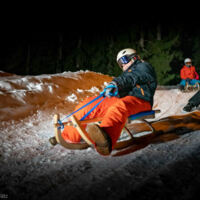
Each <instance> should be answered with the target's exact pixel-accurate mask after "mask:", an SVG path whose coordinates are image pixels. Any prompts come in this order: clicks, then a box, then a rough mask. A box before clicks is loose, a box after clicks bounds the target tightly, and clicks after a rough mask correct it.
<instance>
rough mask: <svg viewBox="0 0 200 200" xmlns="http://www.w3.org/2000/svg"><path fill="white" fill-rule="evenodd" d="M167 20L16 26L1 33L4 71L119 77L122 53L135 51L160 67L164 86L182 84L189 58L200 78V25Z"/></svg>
mask: <svg viewBox="0 0 200 200" xmlns="http://www.w3.org/2000/svg"><path fill="white" fill-rule="evenodd" d="M162 16H163V15H159V14H157V15H152V14H148V15H145V16H143V17H138V18H137V19H134V20H131V19H130V18H129V19H130V21H129V20H127V19H126V18H125V19H124V18H121V19H120V20H118V19H119V18H115V17H114V16H113V17H112V18H109V20H108V19H105V20H104V18H102V19H101V20H95V18H94V19H90V18H87V19H85V18H83V19H81V16H80V19H78V20H73V21H70V22H68V21H66V22H65V23H64V24H63V25H62V26H60V27H62V28H60V29H59V28H55V27H53V26H52V27H53V28H52V29H48V30H45V31H44V29H43V28H37V29H36V28H34V29H27V28H26V27H25V26H23V28H24V29H21V26H20V27H18V25H14V26H13V27H14V28H13V29H12V27H11V29H8V30H7V29H4V31H2V32H1V54H0V70H3V71H5V72H9V73H15V74H18V75H38V74H54V73H61V72H64V71H78V70H91V71H96V72H101V73H104V74H109V75H112V76H117V75H119V74H120V72H121V71H120V68H119V67H118V65H117V63H116V55H117V53H118V51H119V50H121V49H123V48H134V49H136V50H137V52H138V54H139V55H140V57H141V58H142V59H143V60H145V61H147V62H149V63H151V64H152V65H153V66H154V67H155V69H156V73H157V75H158V82H159V84H162V85H174V84H178V83H179V82H180V77H179V72H180V69H181V67H182V66H183V64H184V63H183V61H184V59H185V58H186V57H189V58H191V59H192V61H193V65H195V67H196V70H197V72H198V73H200V57H199V55H200V37H199V35H200V28H199V22H198V19H197V18H196V19H195V20H192V21H191V16H190V17H188V16H187V15H186V16H185V15H183V17H182V16H180V15H179V14H178V15H177V16H176V15H171V16H170V15H168V16H167V17H166V16H165V17H162ZM49 23H50V22H48V25H49ZM41 24H42V22H40V27H42V25H41ZM44 25H45V22H44ZM29 27H30V26H29Z"/></svg>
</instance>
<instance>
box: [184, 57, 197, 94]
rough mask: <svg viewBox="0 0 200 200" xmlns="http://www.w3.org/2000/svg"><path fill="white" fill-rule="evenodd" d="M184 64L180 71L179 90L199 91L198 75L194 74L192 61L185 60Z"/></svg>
mask: <svg viewBox="0 0 200 200" xmlns="http://www.w3.org/2000/svg"><path fill="white" fill-rule="evenodd" d="M184 63H185V65H184V66H183V67H182V69H181V71H180V76H181V79H182V80H181V82H180V89H181V90H182V91H183V92H189V91H193V90H199V84H200V81H199V75H198V73H197V72H196V69H195V66H192V60H191V59H190V58H186V59H185V60H184Z"/></svg>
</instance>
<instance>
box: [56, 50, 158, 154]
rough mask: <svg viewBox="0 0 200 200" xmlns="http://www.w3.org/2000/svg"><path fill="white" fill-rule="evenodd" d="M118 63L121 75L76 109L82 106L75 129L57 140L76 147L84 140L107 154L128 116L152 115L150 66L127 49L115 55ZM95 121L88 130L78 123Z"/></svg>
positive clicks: (153, 80)
mask: <svg viewBox="0 0 200 200" xmlns="http://www.w3.org/2000/svg"><path fill="white" fill-rule="evenodd" d="M117 63H118V64H119V66H120V68H121V69H122V70H123V73H122V74H121V75H120V76H118V77H116V78H114V79H113V80H112V82H111V83H109V84H108V86H107V87H106V88H105V89H104V91H103V93H101V95H100V96H99V97H90V98H87V99H86V100H84V101H83V102H82V103H80V104H79V105H78V106H77V107H76V108H75V110H79V109H80V108H82V107H83V108H82V109H81V110H79V111H78V112H76V113H74V115H73V116H74V117H75V118H71V120H72V123H73V124H75V127H74V126H69V125H68V126H65V127H64V130H63V132H62V137H60V138H58V137H57V138H58V140H60V142H62V141H63V140H64V141H66V142H68V143H73V144H74V143H76V144H79V143H80V141H81V138H83V137H84V140H87V142H88V143H90V144H91V143H92V144H93V145H94V146H95V149H96V150H97V152H98V153H99V154H101V155H109V154H110V153H111V151H112V149H114V148H115V146H116V143H117V140H118V138H119V137H120V134H121V131H122V129H123V128H124V126H125V123H126V121H127V119H128V117H129V116H130V115H134V114H137V113H141V112H144V111H149V112H151V110H152V106H153V97H154V93H155V90H156V87H157V79H156V73H155V71H154V69H153V67H152V66H151V65H150V64H149V63H147V62H142V61H141V60H140V58H139V57H138V55H137V53H136V51H135V50H134V49H129V48H128V49H123V50H121V51H120V52H119V53H118V54H117ZM93 100H95V101H93ZM96 100H98V103H97V102H96ZM88 102H90V103H89V105H87V104H88ZM91 102H92V103H91ZM84 105H87V106H86V107H84ZM149 112H148V113H149ZM98 118H99V121H101V123H100V124H94V123H86V124H87V127H86V124H85V125H84V124H83V123H82V124H81V121H84V120H88V121H92V119H98ZM56 120H57V119H56ZM95 121H98V120H95ZM85 128H86V130H85ZM81 134H82V137H81ZM57 142H58V141H57ZM63 144H64V142H63Z"/></svg>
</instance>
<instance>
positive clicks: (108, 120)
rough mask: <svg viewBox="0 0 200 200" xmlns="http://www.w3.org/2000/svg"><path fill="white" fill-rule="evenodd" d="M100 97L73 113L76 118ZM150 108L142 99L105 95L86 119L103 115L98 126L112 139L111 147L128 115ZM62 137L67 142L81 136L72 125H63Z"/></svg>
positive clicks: (85, 101) (87, 100) (90, 98)
mask: <svg viewBox="0 0 200 200" xmlns="http://www.w3.org/2000/svg"><path fill="white" fill-rule="evenodd" d="M94 98H96V97H89V98H87V99H85V100H84V101H83V102H81V103H80V104H79V105H78V106H77V107H76V108H75V110H77V109H78V108H80V107H81V106H83V105H85V104H86V103H88V102H89V101H91V100H92V99H94ZM102 98H103V97H102ZM102 98H100V99H98V100H97V101H95V102H93V103H92V104H90V105H88V106H87V107H85V108H83V109H82V110H80V111H78V112H77V113H75V114H74V115H75V116H76V117H77V119H79V120H80V119H81V118H82V117H83V116H84V115H85V114H86V113H87V112H88V111H89V110H91V108H93V107H94V105H96V104H97V102H99V101H100V100H101V99H102ZM149 110H151V104H150V103H149V102H148V101H145V100H143V99H140V98H137V97H133V96H126V97H123V98H117V97H112V98H108V97H106V98H105V99H104V100H103V102H101V103H100V104H99V105H98V107H97V108H96V109H95V110H93V111H92V112H91V113H90V115H89V116H87V117H86V119H94V118H97V117H103V120H102V122H101V124H100V127H102V128H103V130H104V131H105V132H106V133H107V134H108V135H109V136H110V138H111V140H112V148H113V147H114V146H115V144H116V142H117V140H118V138H119V137H120V134H121V131H122V129H123V127H124V125H125V123H126V121H127V118H128V117H129V116H130V115H133V114H136V113H139V112H143V111H149ZM62 137H63V138H64V139H65V140H66V141H67V142H73V143H76V142H80V140H81V136H80V135H79V133H78V131H77V130H76V129H75V128H74V127H72V126H65V128H64V130H63V132H62Z"/></svg>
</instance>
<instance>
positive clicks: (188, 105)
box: [183, 102, 195, 112]
mask: <svg viewBox="0 0 200 200" xmlns="http://www.w3.org/2000/svg"><path fill="white" fill-rule="evenodd" d="M194 107H195V106H194V105H193V104H191V103H190V102H189V103H188V104H187V105H186V106H185V107H184V108H183V110H184V111H185V112H191V111H192V109H193V108H194Z"/></svg>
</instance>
